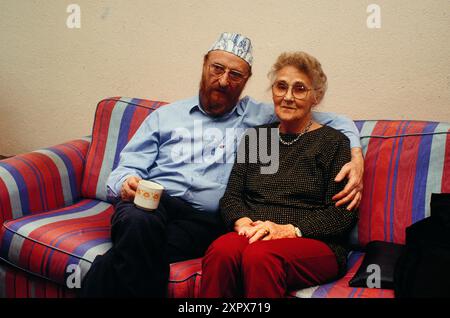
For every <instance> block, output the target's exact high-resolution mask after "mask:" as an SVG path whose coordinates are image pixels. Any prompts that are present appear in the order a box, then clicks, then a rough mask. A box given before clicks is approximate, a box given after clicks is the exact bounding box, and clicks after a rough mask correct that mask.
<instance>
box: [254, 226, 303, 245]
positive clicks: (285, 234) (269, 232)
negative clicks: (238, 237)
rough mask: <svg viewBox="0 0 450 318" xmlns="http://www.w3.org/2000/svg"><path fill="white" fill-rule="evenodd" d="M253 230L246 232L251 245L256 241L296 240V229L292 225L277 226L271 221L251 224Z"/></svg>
mask: <svg viewBox="0 0 450 318" xmlns="http://www.w3.org/2000/svg"><path fill="white" fill-rule="evenodd" d="M250 225H251V228H250V229H249V230H248V231H246V236H247V238H248V239H249V241H248V242H249V243H250V244H251V243H253V242H256V241H260V240H262V241H268V240H276V239H281V238H295V237H297V236H296V235H295V228H294V226H293V225H292V224H283V225H282V224H277V223H274V222H271V221H264V222H263V221H256V222H253V223H251V224H250Z"/></svg>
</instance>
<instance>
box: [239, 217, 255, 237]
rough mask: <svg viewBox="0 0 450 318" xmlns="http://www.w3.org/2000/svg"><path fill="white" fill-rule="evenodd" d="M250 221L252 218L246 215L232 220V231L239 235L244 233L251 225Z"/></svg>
mask: <svg viewBox="0 0 450 318" xmlns="http://www.w3.org/2000/svg"><path fill="white" fill-rule="evenodd" d="M252 223H253V221H252V219H250V218H248V217H243V218H240V219H238V220H236V222H234V231H235V232H237V233H238V234H239V235H246V233H247V231H248V230H250V229H251V228H252V227H253V226H252V225H251V224H252Z"/></svg>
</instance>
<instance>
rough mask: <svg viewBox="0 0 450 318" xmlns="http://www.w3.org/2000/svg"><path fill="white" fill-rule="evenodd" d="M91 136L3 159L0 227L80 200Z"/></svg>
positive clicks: (0, 173) (0, 167)
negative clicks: (7, 221) (5, 222)
mask: <svg viewBox="0 0 450 318" xmlns="http://www.w3.org/2000/svg"><path fill="white" fill-rule="evenodd" d="M89 145H90V137H85V138H81V139H77V140H72V141H69V142H66V143H63V144H60V145H57V146H53V147H50V148H44V149H40V150H36V151H33V152H29V153H25V154H20V155H16V156H14V157H11V158H8V159H4V160H0V222H1V223H0V224H2V223H3V222H4V221H6V220H10V219H17V218H19V217H22V216H25V215H30V214H38V213H41V212H46V211H49V210H53V209H57V208H62V207H64V206H67V205H70V204H72V203H74V202H76V201H78V200H79V199H80V193H81V178H82V176H83V169H84V166H85V161H86V155H87V152H88V148H89Z"/></svg>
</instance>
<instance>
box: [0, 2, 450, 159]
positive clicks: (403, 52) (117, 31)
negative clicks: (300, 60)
mask: <svg viewBox="0 0 450 318" xmlns="http://www.w3.org/2000/svg"><path fill="white" fill-rule="evenodd" d="M71 3H77V4H79V5H80V7H81V29H68V28H67V27H66V19H67V17H68V15H69V13H66V8H67V6H68V5H69V4H71ZM371 3H376V4H378V5H379V6H380V8H381V19H382V20H381V23H382V24H381V28H380V29H369V28H368V27H367V25H366V19H367V17H368V16H369V13H367V12H366V8H367V6H368V5H369V4H371ZM449 9H450V6H449V1H448V0H440V1H422V0H395V1H392V0H391V1H387V0H386V1H381V0H380V1H377V0H371V1H364V0H343V1H330V0H322V1H311V0H305V1H304V0H227V1H223V0H208V1H206V0H147V1H144V0H139V1H138V0H126V1H125V0H122V1H121V0H104V1H100V0H98V1H92V0H70V1H65V0H45V1H32V0H2V1H1V2H0V38H1V42H0V45H1V55H0V154H4V155H5V154H6V155H8V154H15V153H20V152H25V151H30V150H33V149H37V148H39V147H45V146H50V145H54V144H56V143H60V142H64V141H66V140H69V139H73V138H78V137H81V136H84V135H89V134H91V126H92V121H93V115H94V110H95V106H96V103H97V102H98V101H99V100H100V99H102V98H104V97H109V96H129V97H141V98H150V99H156V100H165V101H174V100H177V99H180V98H184V97H189V96H192V95H194V94H195V93H196V92H197V89H198V82H199V77H200V71H201V62H202V55H203V54H204V53H205V51H206V50H207V49H208V48H209V46H210V45H211V44H212V42H213V41H214V40H215V39H216V38H217V36H218V35H219V33H221V32H222V31H232V32H233V31H234V32H240V33H243V34H245V35H247V36H249V37H251V39H252V40H253V43H254V57H255V64H254V76H253V78H252V79H251V80H250V82H249V84H248V86H247V89H246V92H245V93H247V94H249V95H252V96H254V97H256V98H258V99H263V100H269V99H270V96H269V94H268V93H267V91H266V88H267V85H268V81H267V78H266V74H267V71H268V70H269V68H270V66H271V64H272V62H273V61H274V60H275V58H276V56H277V55H278V54H279V53H280V52H281V51H284V50H305V51H307V52H309V53H311V54H313V55H315V56H316V57H317V58H318V59H319V60H320V61H321V62H322V65H323V67H324V69H325V72H326V73H327V75H328V77H329V90H328V94H327V96H326V100H324V102H323V104H322V105H321V106H320V108H321V109H322V110H323V111H333V112H340V113H344V114H347V115H349V116H350V117H352V118H354V119H389V118H393V119H404V118H408V119H426V120H436V121H448V122H450V107H449V106H450V105H449V100H450V98H449V97H450V62H449V61H450V41H449V35H448V32H449V30H450V17H449V15H450V10H449Z"/></svg>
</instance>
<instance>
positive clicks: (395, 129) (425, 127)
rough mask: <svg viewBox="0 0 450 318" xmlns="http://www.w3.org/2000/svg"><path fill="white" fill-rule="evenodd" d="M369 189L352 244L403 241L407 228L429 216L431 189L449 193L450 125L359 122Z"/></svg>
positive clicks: (381, 121) (366, 180)
mask: <svg viewBox="0 0 450 318" xmlns="http://www.w3.org/2000/svg"><path fill="white" fill-rule="evenodd" d="M356 125H357V127H358V128H359V130H360V132H361V143H362V146H363V152H364V157H365V159H364V191H363V197H362V201H361V205H360V208H359V222H358V225H357V231H355V232H354V234H355V236H354V237H353V242H352V243H356V241H357V243H359V244H360V245H361V246H365V245H366V244H367V243H368V242H370V241H375V240H380V241H386V242H394V243H400V244H403V243H404V241H405V229H406V227H407V226H409V225H411V224H412V223H415V222H417V221H419V220H421V219H423V218H424V217H426V216H429V215H430V199H431V193H433V192H435V193H441V192H450V124H447V123H437V122H426V121H387V120H380V121H357V122H356Z"/></svg>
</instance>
